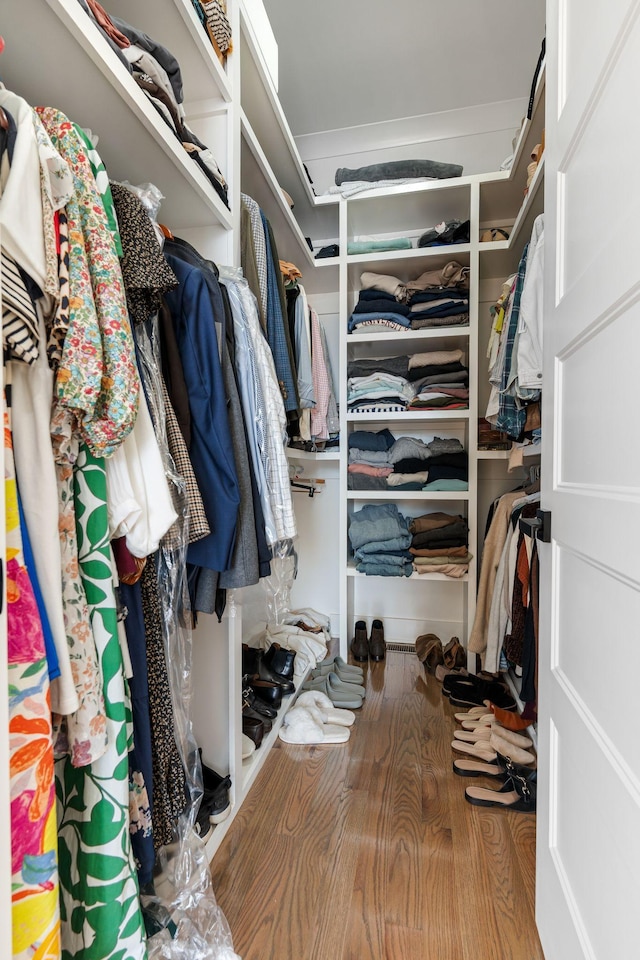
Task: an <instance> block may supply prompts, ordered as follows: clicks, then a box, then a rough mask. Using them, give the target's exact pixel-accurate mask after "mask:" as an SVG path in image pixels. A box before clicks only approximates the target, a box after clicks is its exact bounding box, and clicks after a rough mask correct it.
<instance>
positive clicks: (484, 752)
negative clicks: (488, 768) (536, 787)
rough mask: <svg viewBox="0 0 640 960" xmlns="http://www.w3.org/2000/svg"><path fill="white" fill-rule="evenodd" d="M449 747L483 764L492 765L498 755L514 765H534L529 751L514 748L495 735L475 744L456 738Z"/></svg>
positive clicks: (533, 758) (533, 759) (511, 744)
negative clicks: (481, 761)
mask: <svg viewBox="0 0 640 960" xmlns="http://www.w3.org/2000/svg"><path fill="white" fill-rule="evenodd" d="M451 746H452V748H453V749H454V750H456V751H457V752H458V753H466V754H468V756H470V757H475V759H476V760H483V761H484V762H485V763H493V762H494V761H495V760H496V759H497V757H498V755H500V756H502V757H508V758H509V759H510V760H511V761H513V762H514V763H520V764H522V765H523V766H528V765H530V764H534V763H535V760H536V758H535V756H534V754H533V753H531V752H530V751H528V750H523V749H522V747H516V746H515V744H513V743H509V742H508V741H507V740H503V739H502V737H500V736H498V735H497V734H495V733H493V734H492V735H491V737H490V738H489V741H488V742H487V741H486V740H480V741H479V742H476V743H466V742H465V741H464V740H458V739H457V738H456V739H455V740H453V742H452V744H451Z"/></svg>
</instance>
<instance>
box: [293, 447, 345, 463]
mask: <svg viewBox="0 0 640 960" xmlns="http://www.w3.org/2000/svg"><path fill="white" fill-rule="evenodd" d="M285 452H286V455H287V460H312V461H313V462H314V463H330V462H332V461H336V460H339V459H340V451H339V450H327V451H326V452H323V451H321V450H317V451H316V452H315V453H314V452H313V451H312V450H296V449H295V447H286V448H285Z"/></svg>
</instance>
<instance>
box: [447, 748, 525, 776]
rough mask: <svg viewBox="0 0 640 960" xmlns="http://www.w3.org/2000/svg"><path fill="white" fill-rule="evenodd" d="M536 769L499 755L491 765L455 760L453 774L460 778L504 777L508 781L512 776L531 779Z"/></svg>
mask: <svg viewBox="0 0 640 960" xmlns="http://www.w3.org/2000/svg"><path fill="white" fill-rule="evenodd" d="M534 770H535V767H532V766H525V765H524V764H522V763H514V762H513V760H510V759H509V757H503V756H502V754H500V753H499V754H498V755H497V757H496V759H495V760H493V761H492V762H491V763H488V762H483V761H482V760H454V761H453V772H454V773H457V775H458V776H459V777H502V778H503V779H506V778H507V777H509V776H511V774H513V773H516V774H518V776H521V777H525V778H526V779H527V780H529V779H530V778H531V775H532V774H533V772H534Z"/></svg>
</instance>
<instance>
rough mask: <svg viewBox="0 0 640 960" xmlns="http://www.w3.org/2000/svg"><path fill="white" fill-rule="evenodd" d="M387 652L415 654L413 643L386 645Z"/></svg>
mask: <svg viewBox="0 0 640 960" xmlns="http://www.w3.org/2000/svg"><path fill="white" fill-rule="evenodd" d="M387 650H393V651H394V653H413V654H415V652H416V645H415V643H388V644H387Z"/></svg>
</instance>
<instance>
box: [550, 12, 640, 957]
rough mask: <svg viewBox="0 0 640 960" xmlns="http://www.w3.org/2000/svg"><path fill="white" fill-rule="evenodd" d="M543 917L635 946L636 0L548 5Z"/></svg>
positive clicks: (638, 877) (622, 949)
mask: <svg viewBox="0 0 640 960" xmlns="http://www.w3.org/2000/svg"><path fill="white" fill-rule="evenodd" d="M547 32H548V46H547V99H546V104H547V106H546V111H547V120H546V144H547V147H546V149H547V156H546V183H545V198H546V214H545V218H546V222H545V233H546V238H545V249H546V258H547V259H546V271H547V273H546V280H547V290H546V301H545V322H544V356H545V365H544V383H543V399H544V409H543V443H544V446H543V490H542V503H543V507H544V508H545V509H546V510H551V512H552V531H551V532H552V542H551V543H550V544H549V545H546V544H542V545H541V548H540V550H541V566H542V577H543V579H542V582H541V598H542V599H541V617H540V650H539V663H538V669H539V706H540V723H539V754H540V757H539V759H540V773H539V808H538V869H537V907H536V909H537V920H538V927H539V930H540V937H541V940H542V945H543V948H544V951H545V956H546V958H547V960H583V958H590V960H592V958H593V960H612V958H616V960H637V958H638V957H640V938H639V934H638V930H639V922H640V736H639V714H638V705H639V704H640V686H639V684H640V425H639V419H640V392H639V390H638V385H639V383H640V2H638V0H634V2H630V0H607V2H606V3H605V2H604V0H548V2H547Z"/></svg>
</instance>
